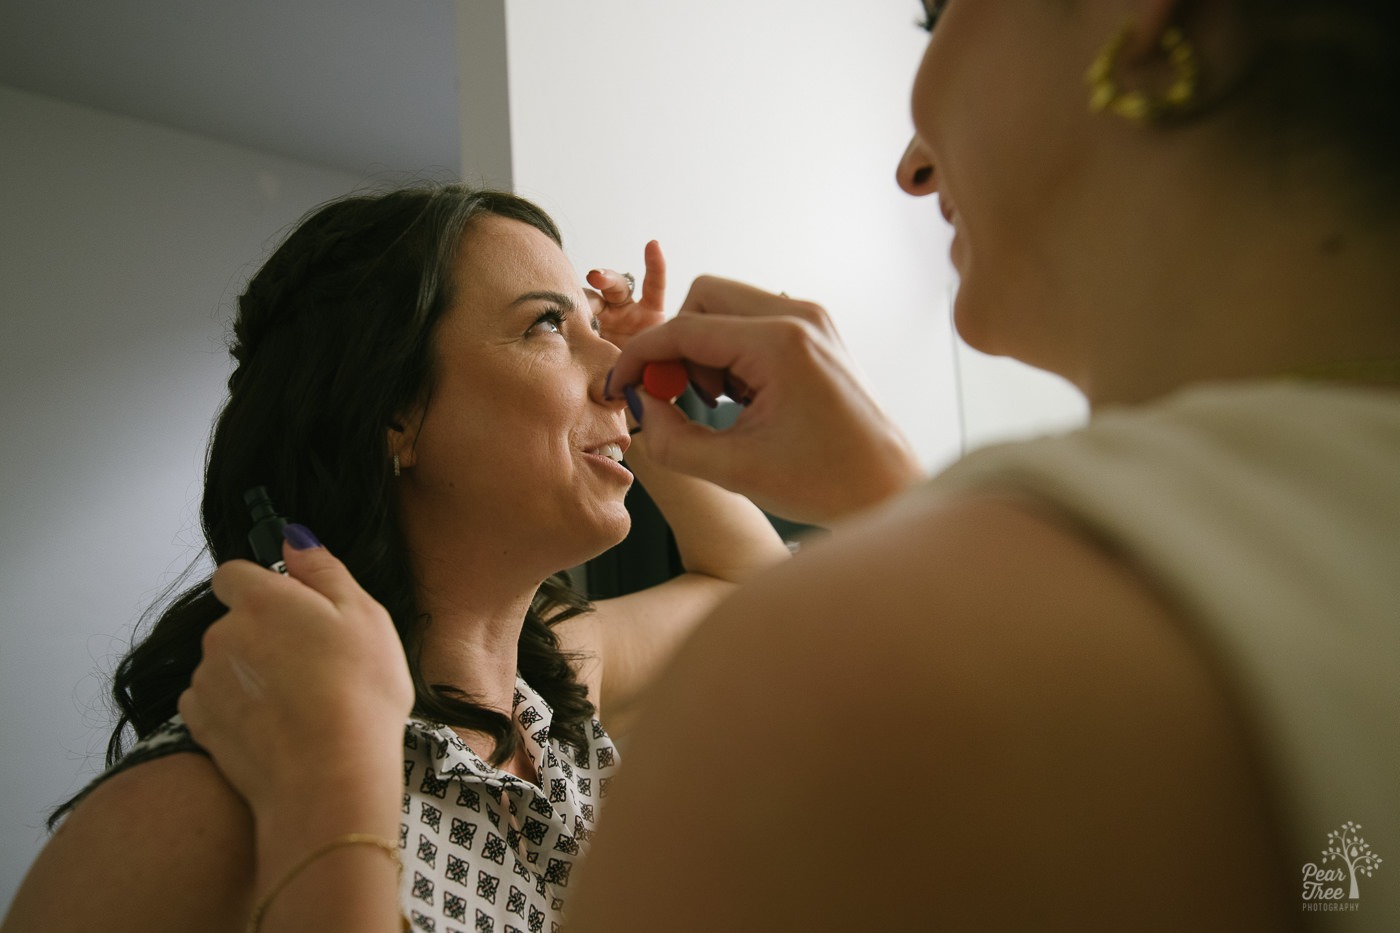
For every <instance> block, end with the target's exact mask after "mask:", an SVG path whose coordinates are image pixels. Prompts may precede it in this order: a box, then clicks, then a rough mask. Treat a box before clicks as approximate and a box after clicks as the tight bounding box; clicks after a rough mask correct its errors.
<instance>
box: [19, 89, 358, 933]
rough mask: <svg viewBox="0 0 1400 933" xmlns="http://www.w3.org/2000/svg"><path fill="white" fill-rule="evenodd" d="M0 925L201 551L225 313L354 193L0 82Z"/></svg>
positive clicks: (282, 164) (333, 179) (272, 162)
mask: <svg viewBox="0 0 1400 933" xmlns="http://www.w3.org/2000/svg"><path fill="white" fill-rule="evenodd" d="M0 128H3V129H0V179H3V183H0V437H3V438H4V443H3V444H0V481H3V492H2V493H0V709H3V711H4V712H3V723H4V726H3V728H4V735H3V743H0V744H2V745H3V753H0V840H4V842H3V845H2V846H0V913H3V910H4V909H5V908H6V907H8V904H9V901H10V899H11V897H12V895H13V892H14V889H15V888H16V887H17V886H18V884H19V881H20V879H21V878H22V877H23V873H24V872H25V871H26V870H27V868H28V865H29V863H30V862H31V861H32V860H33V857H34V855H35V853H36V852H37V851H38V848H39V846H40V845H41V843H42V841H43V839H44V838H45V834H44V831H43V829H42V818H43V815H44V814H45V813H46V811H47V810H48V809H49V808H50V807H51V806H52V805H53V804H55V803H57V802H59V800H61V799H62V798H63V797H65V796H66V795H68V794H69V793H71V792H72V791H74V790H77V789H78V788H79V787H81V786H82V784H83V783H85V781H86V779H87V778H88V777H90V776H91V775H92V774H94V773H95V772H96V771H97V770H98V768H99V767H100V764H101V756H102V751H103V744H104V742H105V739H106V735H107V733H108V731H109V729H110V717H109V715H108V713H107V710H106V707H105V706H104V701H103V697H104V696H105V690H106V684H105V681H104V677H105V676H106V675H107V674H108V673H110V671H111V670H112V668H113V666H114V665H115V662H116V660H117V659H118V658H119V657H120V655H121V654H122V653H123V652H124V650H125V648H126V647H127V642H128V639H129V635H130V630H131V626H132V624H133V623H134V622H135V621H136V619H137V617H138V616H139V614H140V613H141V611H142V610H143V608H144V607H145V606H146V605H147V604H148V603H149V602H150V600H151V599H152V598H153V597H154V596H156V595H157V594H158V593H159V591H160V590H161V589H162V588H163V586H164V585H165V584H166V583H168V582H169V581H170V580H171V579H172V578H173V576H174V574H176V573H178V572H179V571H180V570H183V569H184V567H185V566H186V565H187V564H188V563H189V562H190V560H191V558H192V557H193V555H194V554H195V553H196V552H197V551H198V549H199V546H200V533H199V526H198V517H197V513H196V509H197V506H198V498H199V489H200V479H201V470H202V461H203V451H204V446H205V441H206V438H207V436H208V431H209V427H210V424H211V421H212V419H213V415H214V411H215V408H216V406H217V405H218V403H219V401H220V399H221V397H222V395H223V383H224V379H225V378H226V377H227V374H228V371H229V370H228V364H227V362H226V361H227V354H226V353H225V352H224V349H223V347H224V335H225V326H226V323H227V321H229V320H230V310H231V307H232V301H233V299H234V297H235V296H236V295H237V293H238V291H239V290H240V287H241V285H242V282H243V281H244V279H245V278H246V276H247V275H248V274H249V273H250V272H251V271H252V270H253V269H254V268H256V264H257V263H258V261H259V260H260V259H261V257H262V256H263V255H264V253H265V251H266V250H267V249H268V248H269V247H270V246H271V245H273V243H274V241H275V239H276V235H277V234H278V233H279V231H281V230H282V229H283V228H284V227H285V226H286V225H287V224H289V223H291V222H292V221H294V220H296V219H297V218H298V217H299V216H300V215H301V214H302V213H304V212H305V211H306V210H307V209H308V208H310V207H312V206H313V205H315V204H316V203H318V202H320V201H322V200H325V199H327V198H329V197H332V196H335V195H338V194H342V193H344V192H345V191H347V190H349V189H350V188H351V187H352V186H353V185H354V183H355V179H354V178H353V177H351V176H349V175H345V174H342V173H339V172H334V171H330V170H327V169H323V168H319V167H315V166H308V165H303V164H300V163H295V162H289V161H286V160H282V159H276V158H271V157H268V156H263V155H260V154H258V153H255V152H251V151H248V150H243V149H238V148H234V147H232V146H228V145H224V144H221V143H215V142H211V141H208V140H204V139H200V138H197V137H194V136H189V135H185V134H181V133H177V132H173V131H169V130H165V129H161V128H159V127H156V126H152V125H149V124H143V123H138V122H136V121H132V120H127V119H123V118H119V117H114V116H109V115H105V114H101V113H98V112H95V111H90V110H84V109H82V108H78V107H73V106H71V105H67V104H61V103H58V102H56V101H51V100H48V99H46V98H41V97H35V96H32V95H28V94H23V93H19V92H16V91H13V90H11V89H8V88H4V87H0Z"/></svg>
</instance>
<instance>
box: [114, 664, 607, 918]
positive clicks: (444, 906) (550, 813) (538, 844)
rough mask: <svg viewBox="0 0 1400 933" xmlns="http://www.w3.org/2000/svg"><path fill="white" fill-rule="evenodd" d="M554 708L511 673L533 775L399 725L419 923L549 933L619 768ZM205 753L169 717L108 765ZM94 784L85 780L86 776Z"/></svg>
mask: <svg viewBox="0 0 1400 933" xmlns="http://www.w3.org/2000/svg"><path fill="white" fill-rule="evenodd" d="M553 716H554V711H553V710H552V709H551V708H550V706H549V704H548V703H546V702H545V701H544V698H543V697H541V696H540V695H539V694H538V693H536V692H535V691H534V689H533V688H531V687H530V685H529V684H527V683H525V681H524V680H523V679H521V678H520V677H519V676H517V677H516V680H515V699H514V711H513V718H514V719H515V722H516V725H517V726H519V728H520V731H521V734H522V735H523V737H524V739H525V743H524V744H525V748H526V749H527V750H528V752H529V754H530V757H531V759H532V760H533V761H534V765H535V770H536V773H537V774H538V775H539V781H540V782H539V784H538V785H536V784H534V783H532V782H530V781H527V780H524V779H523V778H519V777H516V776H515V775H513V774H509V773H507V772H505V771H502V770H500V769H498V768H493V767H492V766H491V765H489V764H487V763H486V762H485V761H484V760H482V759H481V758H480V757H479V756H478V755H477V754H476V753H475V752H473V751H472V750H471V749H470V748H468V747H467V744H466V743H465V742H463V741H462V739H461V738H460V737H459V736H458V735H457V733H456V732H454V731H452V729H450V728H449V727H447V726H443V725H439V724H436V723H430V722H425V721H422V720H418V719H410V720H409V721H408V724H407V725H406V726H405V727H404V763H403V775H404V794H403V817H402V821H401V822H400V824H399V847H400V848H401V849H402V850H403V863H404V873H403V887H402V890H401V892H400V895H399V901H400V904H401V906H402V908H403V912H404V914H405V915H406V916H407V917H408V918H409V920H410V922H411V924H412V928H413V929H415V930H421V931H423V933H558V931H560V930H561V929H562V916H563V911H564V908H565V904H566V902H567V900H568V893H569V880H570V877H571V876H572V874H573V869H574V865H575V864H576V863H577V862H578V860H579V858H581V857H582V855H583V853H584V852H586V851H587V849H588V844H589V841H590V840H591V839H592V837H593V829H594V825H595V823H596V821H597V818H598V807H599V805H600V803H601V801H602V799H603V798H604V797H606V796H607V794H608V787H609V784H610V783H611V782H612V779H613V775H614V773H615V772H616V770H617V764H618V756H617V748H616V747H615V746H614V745H613V743H612V740H611V739H610V738H609V737H608V734H607V733H606V732H605V731H604V730H603V727H602V724H601V723H599V722H598V720H597V719H594V720H593V722H592V728H591V729H590V730H586V733H587V743H586V747H584V748H581V749H576V748H574V747H572V746H566V745H563V744H561V743H560V742H558V741H556V740H554V739H551V738H550V735H549V726H550V722H551V721H552V720H553ZM182 751H196V752H201V753H203V749H201V748H199V746H198V745H196V744H195V743H194V741H193V739H191V738H190V734H189V730H188V729H187V728H186V727H185V725H184V723H183V722H181V721H180V719H179V717H178V716H177V717H175V718H174V719H172V720H171V721H169V722H167V723H166V724H164V725H163V726H161V727H160V728H159V729H157V730H156V731H155V732H153V733H152V734H151V735H149V736H147V737H146V738H145V739H143V740H141V741H140V742H138V743H136V744H135V745H134V746H132V748H131V750H130V751H129V752H128V753H127V754H126V756H125V757H123V758H122V760H121V761H120V762H118V763H117V764H116V765H115V766H114V767H113V768H112V769H111V770H109V771H108V772H107V773H106V774H104V775H102V777H101V778H99V779H98V781H101V780H103V779H105V778H107V777H110V776H111V775H113V774H115V773H117V772H118V771H124V770H126V769H127V768H130V767H133V766H135V765H137V764H140V763H142V762H146V761H151V760H153V759H155V758H161V757H164V756H165V755H169V754H172V753H174V752H182ZM96 783H98V782H96V781H95V782H94V786H95V785H96Z"/></svg>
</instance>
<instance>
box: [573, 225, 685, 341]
mask: <svg viewBox="0 0 1400 933" xmlns="http://www.w3.org/2000/svg"><path fill="white" fill-rule="evenodd" d="M644 259H645V263H646V272H645V273H644V274H643V276H642V281H641V286H640V292H641V294H640V295H639V296H634V295H633V294H632V290H631V289H630V288H629V287H628V285H627V279H625V278H623V276H622V273H620V272H613V271H612V270H611V269H594V270H593V271H592V272H590V273H588V284H589V285H592V286H593V287H594V288H596V289H598V291H596V292H595V291H589V292H588V300H589V303H590V304H591V305H592V306H593V314H594V316H596V317H597V319H598V326H599V329H600V331H601V333H602V335H603V336H604V337H605V338H607V339H608V340H610V341H612V343H614V344H615V345H616V346H618V347H624V346H626V345H627V342H628V341H629V340H631V339H632V338H633V337H634V336H636V335H637V334H640V333H641V332H642V331H644V330H647V329H648V328H651V327H655V326H656V325H657V324H660V323H661V322H662V321H664V320H665V319H666V315H665V310H664V308H663V307H662V305H663V303H664V301H665V299H666V257H665V256H663V255H662V253H661V244H659V243H657V242H656V241H655V240H652V241H651V242H650V243H648V244H647V245H646V250H645V252H644Z"/></svg>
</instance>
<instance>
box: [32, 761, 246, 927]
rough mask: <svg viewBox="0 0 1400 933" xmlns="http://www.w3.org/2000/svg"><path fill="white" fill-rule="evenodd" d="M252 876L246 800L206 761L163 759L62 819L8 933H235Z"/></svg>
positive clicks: (106, 785) (116, 781)
mask: <svg viewBox="0 0 1400 933" xmlns="http://www.w3.org/2000/svg"><path fill="white" fill-rule="evenodd" d="M252 871H253V824H252V818H251V814H250V813H249V811H248V808H247V806H246V805H245V804H244V802H243V799H242V798H241V797H240V796H239V795H238V794H237V793H236V792H235V791H234V790H233V789H232V788H231V787H230V786H229V785H228V783H227V782H226V781H224V779H223V776H222V775H221V774H220V773H219V771H218V769H217V768H215V766H214V764H213V763H212V762H211V761H210V760H209V759H208V758H205V757H204V756H203V755H198V754H192V753H181V754H173V755H168V756H166V757H164V758H159V759H156V760H154V761H149V762H146V763H144V764H141V765H137V766H136V767H133V768H131V769H129V770H127V771H123V772H121V773H119V774H116V775H113V776H112V777H111V778H109V779H108V780H106V781H104V782H103V783H102V784H100V785H98V786H97V787H96V788H94V789H93V791H92V793H91V794H89V795H88V797H87V798H86V799H84V800H83V801H82V803H80V804H79V805H78V806H77V808H75V809H74V810H73V812H72V813H71V814H69V816H68V818H67V819H66V820H65V821H64V822H63V824H62V825H61V826H60V827H59V829H58V831H57V832H55V833H54V835H53V837H52V838H51V839H50V840H49V843H48V845H47V846H45V848H44V850H43V851H42V852H41V853H40V854H39V857H38V858H37V859H36V860H35V862H34V865H33V866H32V867H31V869H30V871H29V875H28V876H27V877H26V878H25V880H24V883H23V885H22V886H21V888H20V891H19V892H18V894H17V895H16V897H15V901H14V904H13V906H12V908H11V912H10V914H9V916H8V917H7V918H6V922H5V931H6V933H21V931H30V930H34V931H38V930H80V929H81V930H85V929H103V930H109V931H126V930H131V931H137V930H140V931H165V930H169V931H172V933H173V931H177V930H179V931H188V930H195V929H198V930H211V931H217V930H223V929H227V930H241V929H242V928H243V924H244V923H245V922H246V918H247V915H248V910H249V908H250V906H251V893H252V883H253V878H252Z"/></svg>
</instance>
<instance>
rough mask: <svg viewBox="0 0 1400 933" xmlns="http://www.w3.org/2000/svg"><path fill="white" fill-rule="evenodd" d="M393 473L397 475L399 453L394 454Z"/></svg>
mask: <svg viewBox="0 0 1400 933" xmlns="http://www.w3.org/2000/svg"><path fill="white" fill-rule="evenodd" d="M394 475H395V476H398V475H399V455H398V454H394Z"/></svg>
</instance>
